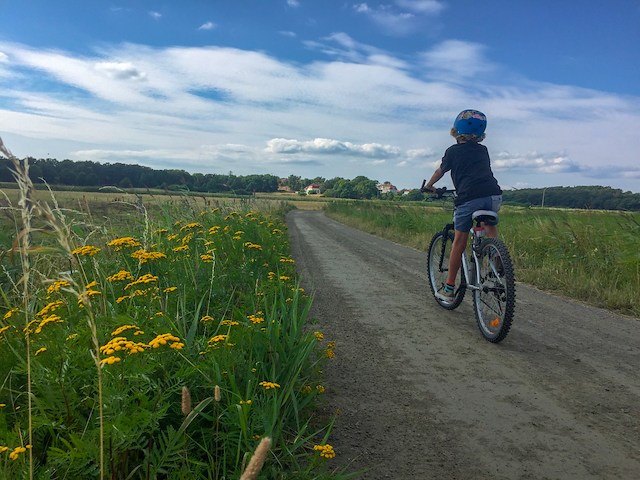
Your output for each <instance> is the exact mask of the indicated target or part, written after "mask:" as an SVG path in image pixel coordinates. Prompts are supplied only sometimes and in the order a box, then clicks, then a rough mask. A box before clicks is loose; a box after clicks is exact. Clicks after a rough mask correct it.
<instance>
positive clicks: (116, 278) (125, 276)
mask: <svg viewBox="0 0 640 480" xmlns="http://www.w3.org/2000/svg"><path fill="white" fill-rule="evenodd" d="M107 280H108V281H109V282H122V281H124V280H133V275H131V272H128V271H126V270H120V271H119V272H118V273H114V274H113V275H111V276H110V277H107Z"/></svg>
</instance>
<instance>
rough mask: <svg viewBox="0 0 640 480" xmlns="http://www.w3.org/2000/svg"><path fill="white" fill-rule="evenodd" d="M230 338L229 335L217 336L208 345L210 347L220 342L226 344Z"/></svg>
mask: <svg viewBox="0 0 640 480" xmlns="http://www.w3.org/2000/svg"><path fill="white" fill-rule="evenodd" d="M228 337H229V335H215V336H214V337H211V338H210V339H209V341H208V343H209V344H210V345H214V344H216V343H218V342H224V341H225V340H226V339H227V338H228Z"/></svg>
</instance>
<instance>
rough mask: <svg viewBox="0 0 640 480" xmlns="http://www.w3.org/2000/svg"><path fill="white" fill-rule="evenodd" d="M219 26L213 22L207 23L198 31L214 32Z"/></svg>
mask: <svg viewBox="0 0 640 480" xmlns="http://www.w3.org/2000/svg"><path fill="white" fill-rule="evenodd" d="M216 27H217V25H216V24H215V23H213V22H205V23H203V24H202V25H200V26H199V27H198V30H213V29H214V28H216Z"/></svg>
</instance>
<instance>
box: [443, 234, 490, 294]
mask: <svg viewBox="0 0 640 480" xmlns="http://www.w3.org/2000/svg"><path fill="white" fill-rule="evenodd" d="M477 228H482V229H483V230H484V228H483V227H475V228H474V227H473V226H472V227H471V229H470V230H469V236H470V237H471V249H470V254H471V260H470V259H469V256H468V255H467V250H469V248H468V243H469V242H468V241H467V248H465V250H464V251H463V252H462V265H461V268H462V270H463V273H464V277H463V278H464V279H465V280H466V283H465V285H464V287H465V288H469V289H470V290H479V289H480V287H479V286H478V285H480V272H479V270H478V268H477V267H476V268H474V269H473V272H472V271H471V269H470V267H471V264H473V265H478V255H477V253H476V252H475V248H474V246H476V245H478V243H479V241H480V238H481V237H478V235H477V233H476V232H477V231H478V230H476V229H477ZM452 230H453V223H449V224H447V225H445V227H444V229H443V233H444V235H445V236H447V235H449V232H450V231H452ZM445 246H446V245H445V244H444V243H443V244H442V248H443V250H444V248H445ZM444 257H445V255H444V251H443V252H442V255H441V257H440V268H442V262H443V261H444V260H445V258H444ZM471 273H473V275H471Z"/></svg>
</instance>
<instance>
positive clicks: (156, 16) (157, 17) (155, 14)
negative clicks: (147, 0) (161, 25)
mask: <svg viewBox="0 0 640 480" xmlns="http://www.w3.org/2000/svg"><path fill="white" fill-rule="evenodd" d="M149 16H150V17H151V18H153V19H154V20H160V19H161V18H162V14H161V13H160V12H154V11H150V12H149Z"/></svg>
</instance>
